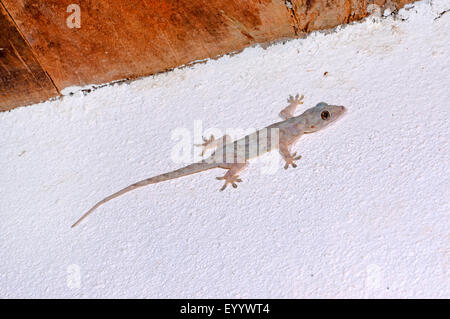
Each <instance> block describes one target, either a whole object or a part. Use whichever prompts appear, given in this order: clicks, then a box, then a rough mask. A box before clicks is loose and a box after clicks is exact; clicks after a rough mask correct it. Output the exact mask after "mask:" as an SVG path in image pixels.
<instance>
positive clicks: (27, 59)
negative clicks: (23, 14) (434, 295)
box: [0, 3, 58, 111]
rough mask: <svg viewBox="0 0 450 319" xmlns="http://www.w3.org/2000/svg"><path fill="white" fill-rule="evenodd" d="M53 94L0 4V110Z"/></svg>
mask: <svg viewBox="0 0 450 319" xmlns="http://www.w3.org/2000/svg"><path fill="white" fill-rule="evenodd" d="M56 95H58V91H57V90H56V88H55V86H54V85H53V83H52V82H51V80H50V78H49V77H48V76H47V74H46V73H45V71H44V70H43V69H42V67H41V65H40V64H39V63H38V61H37V60H36V58H35V57H34V55H33V52H32V51H31V49H30V47H29V46H28V44H27V43H26V41H25V40H24V39H23V38H22V36H21V35H20V33H19V31H18V30H17V29H16V26H15V24H14V22H13V21H12V20H11V18H10V17H9V15H8V13H7V12H6V10H5V8H4V7H3V6H2V4H1V3H0V111H6V110H10V109H11V108H13V107H14V106H19V105H27V104H31V103H36V102H40V101H44V100H46V99H48V98H50V97H53V96H56Z"/></svg>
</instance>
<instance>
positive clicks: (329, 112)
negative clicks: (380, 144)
mask: <svg viewBox="0 0 450 319" xmlns="http://www.w3.org/2000/svg"><path fill="white" fill-rule="evenodd" d="M288 102H289V105H288V106H287V107H286V108H284V109H283V110H282V111H281V112H280V116H281V118H282V119H283V121H281V122H278V123H274V124H272V125H269V126H267V127H265V128H263V129H260V130H258V131H256V132H254V133H251V134H249V135H247V136H245V137H243V138H241V139H238V140H236V141H234V142H233V141H232V140H231V138H230V137H229V136H228V135H225V136H223V137H222V138H220V139H214V137H213V136H211V138H210V139H205V138H203V140H204V143H203V144H200V145H197V146H203V147H204V150H203V152H202V155H203V154H204V152H205V151H206V150H208V149H210V148H215V151H214V153H213V154H211V156H209V157H207V158H205V159H203V160H201V161H199V162H197V163H193V164H190V165H187V166H185V167H182V168H180V169H177V170H174V171H171V172H168V173H164V174H161V175H157V176H154V177H150V178H147V179H144V180H142V181H140V182H137V183H134V184H132V185H130V186H127V187H125V188H123V189H122V190H120V191H118V192H116V193H114V194H112V195H109V196H108V197H106V198H104V199H102V200H101V201H99V202H98V203H96V204H95V205H94V206H93V207H92V208H91V209H90V210H89V211H87V212H86V213H85V214H84V215H83V216H82V217H81V218H80V219H78V220H77V221H76V222H75V223H74V224H73V225H72V227H75V226H76V225H78V224H79V223H80V222H81V221H82V220H83V219H84V218H86V217H87V216H88V215H89V214H91V213H92V212H93V211H94V210H95V209H96V208H98V207H99V206H100V205H102V204H104V203H106V202H108V201H110V200H111V199H113V198H116V197H118V196H120V195H122V194H124V193H127V192H129V191H132V190H134V189H136V188H139V187H143V186H146V185H149V184H156V183H160V182H164V181H167V180H171V179H175V178H179V177H183V176H187V175H192V174H195V173H199V172H202V171H206V170H209V169H213V168H222V169H227V170H228V171H227V172H226V174H225V175H224V176H221V177H217V179H219V180H224V181H225V183H224V185H223V186H222V188H221V189H220V190H221V191H222V190H224V189H225V188H226V187H227V186H228V185H232V186H233V187H234V188H236V187H237V183H239V182H242V180H241V179H240V178H239V173H240V172H241V171H242V170H243V169H244V168H245V167H246V166H247V164H248V160H250V159H252V158H255V157H258V156H261V155H263V154H265V153H267V152H270V151H272V150H274V149H278V150H279V152H280V154H281V156H282V157H283V159H284V160H285V161H286V164H285V166H284V168H285V169H287V168H288V167H289V166H290V165H291V166H292V167H297V165H296V164H295V161H297V160H299V159H300V158H301V156H297V154H296V153H293V154H292V153H291V151H290V146H291V145H292V144H293V143H294V142H296V141H297V140H298V139H299V138H300V137H301V136H302V135H304V134H309V133H313V132H316V131H319V130H321V129H323V128H325V127H326V126H328V125H329V124H330V123H333V122H334V121H336V120H337V119H338V118H340V117H341V115H342V114H343V113H344V112H345V107H344V106H339V105H330V104H327V103H325V102H320V103H318V104H317V105H316V106H314V107H312V108H310V109H308V110H306V111H305V112H303V113H302V114H301V115H299V116H294V112H295V110H296V108H297V107H298V106H299V105H300V104H303V95H302V96H301V97H299V95H298V94H297V95H296V96H295V97H292V96H290V97H289V99H288Z"/></svg>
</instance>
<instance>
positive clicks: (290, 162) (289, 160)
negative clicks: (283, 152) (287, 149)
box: [284, 152, 302, 169]
mask: <svg viewBox="0 0 450 319" xmlns="http://www.w3.org/2000/svg"><path fill="white" fill-rule="evenodd" d="M296 155H297V152H295V153H294V154H292V156H291V157H289V158H285V160H286V164H285V165H284V169H288V168H289V165H292V167H293V168H296V167H297V164H295V163H294V161H298V160H299V159H301V158H302V156H301V155H299V156H296Z"/></svg>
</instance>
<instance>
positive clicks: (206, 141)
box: [194, 134, 216, 156]
mask: <svg viewBox="0 0 450 319" xmlns="http://www.w3.org/2000/svg"><path fill="white" fill-rule="evenodd" d="M215 140H216V139H215V137H214V135H212V134H211V137H210V138H209V139H207V138H205V137H203V142H204V143H202V144H194V145H195V146H203V150H202V153H201V156H203V155H205V152H206V151H207V150H208V148H210V147H211V144H212V143H214V141H215Z"/></svg>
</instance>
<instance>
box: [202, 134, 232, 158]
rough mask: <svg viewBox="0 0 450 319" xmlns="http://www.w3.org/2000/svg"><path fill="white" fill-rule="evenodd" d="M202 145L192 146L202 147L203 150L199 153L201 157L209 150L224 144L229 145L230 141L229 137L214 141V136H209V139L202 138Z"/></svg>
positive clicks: (225, 136)
mask: <svg viewBox="0 0 450 319" xmlns="http://www.w3.org/2000/svg"><path fill="white" fill-rule="evenodd" d="M203 142H204V143H202V144H194V146H199V147H200V146H203V150H202V153H201V156H203V155H205V152H206V151H207V150H208V149H210V148H218V147H221V146H223V145H225V144H228V143H231V142H232V139H231V136H229V135H224V136H222V137H221V138H218V139H215V137H214V135H212V134H211V137H210V138H209V139H207V138H205V137H203Z"/></svg>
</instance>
